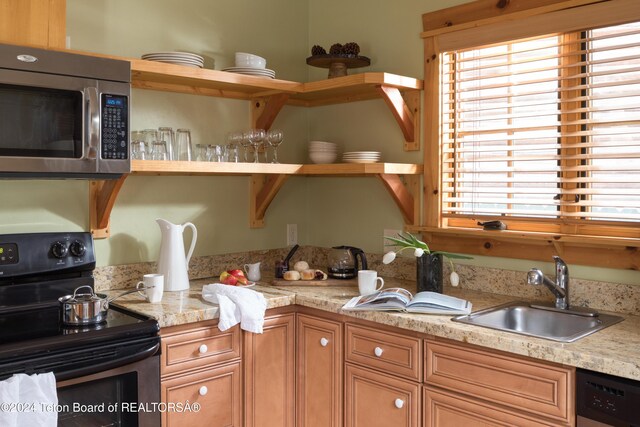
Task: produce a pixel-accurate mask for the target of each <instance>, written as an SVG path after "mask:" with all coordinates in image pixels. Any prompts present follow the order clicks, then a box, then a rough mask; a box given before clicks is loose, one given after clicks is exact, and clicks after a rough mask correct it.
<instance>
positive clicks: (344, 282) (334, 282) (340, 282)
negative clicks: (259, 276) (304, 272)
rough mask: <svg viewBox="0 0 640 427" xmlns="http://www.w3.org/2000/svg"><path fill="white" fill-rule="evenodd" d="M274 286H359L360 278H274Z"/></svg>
mask: <svg viewBox="0 0 640 427" xmlns="http://www.w3.org/2000/svg"><path fill="white" fill-rule="evenodd" d="M271 284H272V285H273V286H358V279H327V280H284V279H273V282H271Z"/></svg>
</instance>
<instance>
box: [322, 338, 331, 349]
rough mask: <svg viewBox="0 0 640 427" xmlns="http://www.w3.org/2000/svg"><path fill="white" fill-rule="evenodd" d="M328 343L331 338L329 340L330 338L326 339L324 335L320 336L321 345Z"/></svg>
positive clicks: (324, 345)
mask: <svg viewBox="0 0 640 427" xmlns="http://www.w3.org/2000/svg"><path fill="white" fill-rule="evenodd" d="M327 344H329V340H328V339H326V338H324V337H323V338H320V345H321V346H323V347H326V346H327Z"/></svg>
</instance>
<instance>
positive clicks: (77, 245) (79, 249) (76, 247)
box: [69, 240, 87, 257]
mask: <svg viewBox="0 0 640 427" xmlns="http://www.w3.org/2000/svg"><path fill="white" fill-rule="evenodd" d="M69 251H71V255H73V256H75V257H81V256H83V255H84V254H85V252H87V247H86V246H85V245H84V243H82V242H81V241H80V240H75V241H74V242H73V243H71V245H70V246H69Z"/></svg>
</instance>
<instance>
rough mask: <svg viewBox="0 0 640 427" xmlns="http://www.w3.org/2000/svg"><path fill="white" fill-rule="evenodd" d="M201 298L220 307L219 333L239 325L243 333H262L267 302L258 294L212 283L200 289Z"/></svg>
mask: <svg viewBox="0 0 640 427" xmlns="http://www.w3.org/2000/svg"><path fill="white" fill-rule="evenodd" d="M202 298H204V299H205V300H206V301H209V302H212V303H214V304H218V305H219V306H220V320H219V321H218V329H220V330H221V331H226V330H227V329H229V328H231V327H233V326H235V325H237V324H238V323H240V327H241V328H242V329H244V330H245V331H248V332H253V333H256V334H261V333H262V329H263V326H264V314H265V312H266V310H267V300H266V299H265V298H264V295H262V294H261V293H260V292H256V291H254V290H251V289H244V288H240V287H236V286H230V285H223V284H222V283H213V284H210V285H204V286H203V287H202Z"/></svg>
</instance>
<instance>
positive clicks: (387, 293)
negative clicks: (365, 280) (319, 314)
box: [342, 288, 471, 315]
mask: <svg viewBox="0 0 640 427" xmlns="http://www.w3.org/2000/svg"><path fill="white" fill-rule="evenodd" d="M342 309H343V310H378V311H406V312H408V313H424V314H449V315H459V314H469V313H471V302H469V301H466V300H463V299H460V298H456V297H452V296H449V295H443V294H439V293H437V292H426V291H425V292H418V293H417V294H416V295H415V296H413V295H412V294H411V292H409V291H407V290H406V289H402V288H389V289H383V290H381V291H379V292H375V293H373V294H371V295H360V296H357V297H354V298H351V299H350V300H349V302H347V303H346V304H345V305H344V306H343V307H342Z"/></svg>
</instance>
